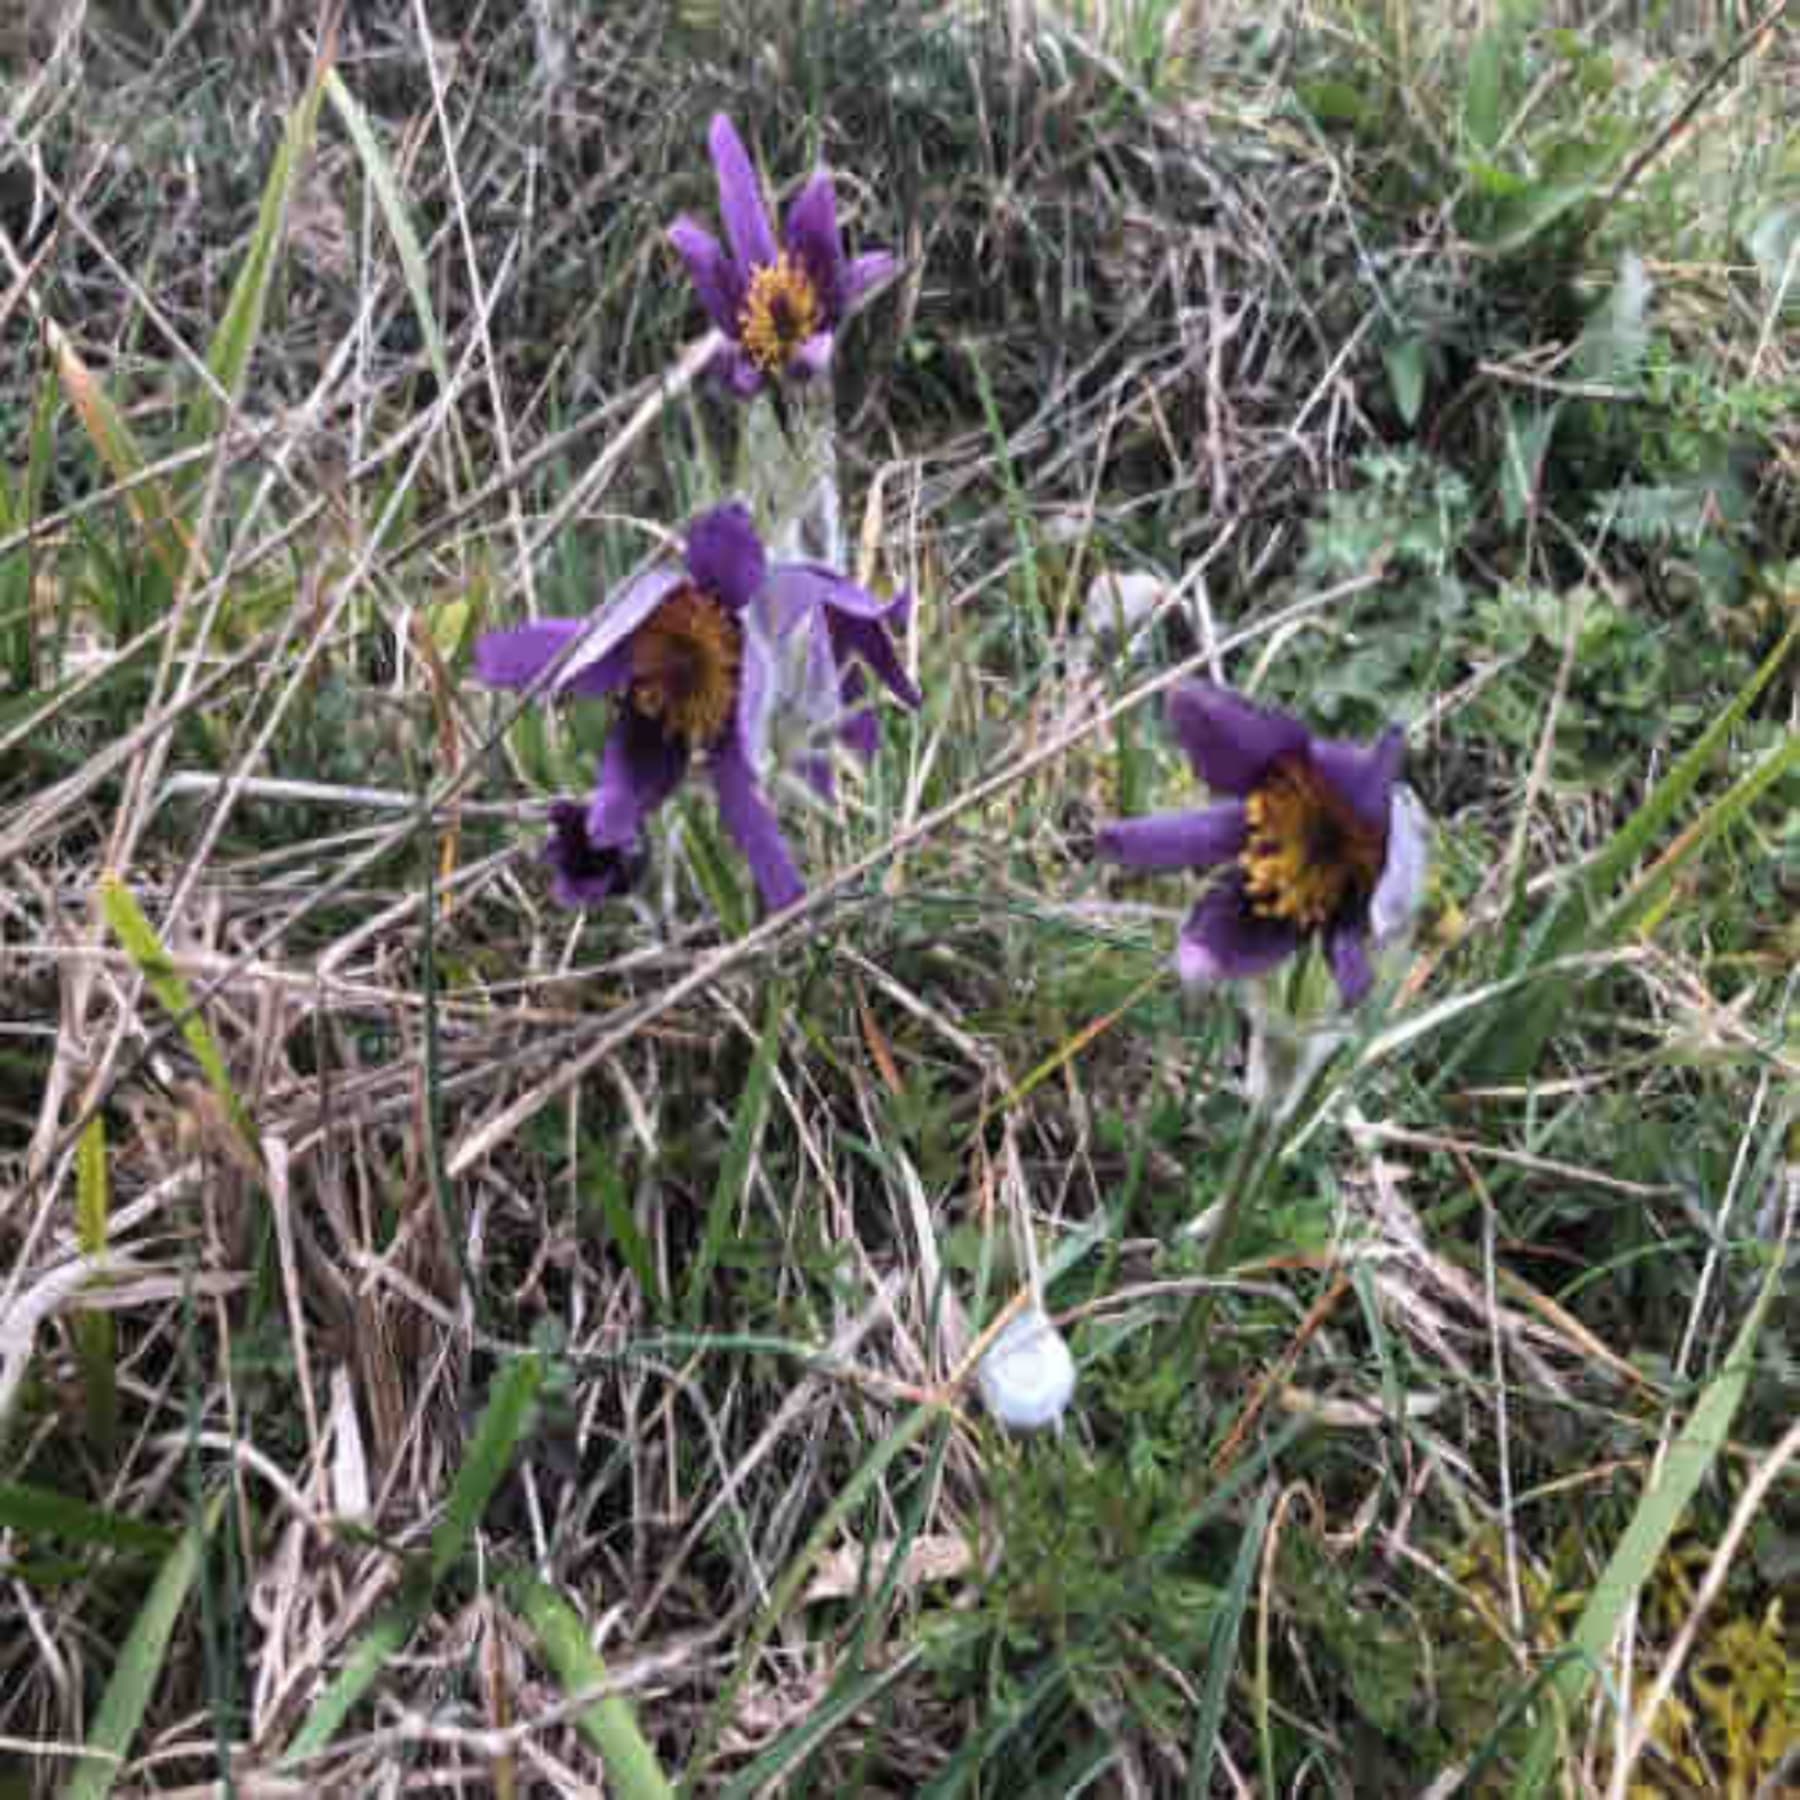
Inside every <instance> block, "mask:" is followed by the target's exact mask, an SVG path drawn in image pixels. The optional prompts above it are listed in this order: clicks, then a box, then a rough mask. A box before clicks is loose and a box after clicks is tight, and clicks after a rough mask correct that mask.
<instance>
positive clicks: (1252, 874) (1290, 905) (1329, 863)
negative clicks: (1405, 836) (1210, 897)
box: [1238, 758, 1386, 931]
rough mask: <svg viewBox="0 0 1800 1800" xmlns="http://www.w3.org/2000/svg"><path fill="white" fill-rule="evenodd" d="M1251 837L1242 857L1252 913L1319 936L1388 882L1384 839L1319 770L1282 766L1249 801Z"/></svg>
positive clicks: (1288, 762) (1294, 761)
mask: <svg viewBox="0 0 1800 1800" xmlns="http://www.w3.org/2000/svg"><path fill="white" fill-rule="evenodd" d="M1244 812H1245V815H1246V817H1247V819H1248V821H1249V826H1250V833H1249V837H1248V839H1247V840H1246V842H1245V844H1244V848H1243V849H1242V851H1240V852H1239V854H1238V867H1239V868H1241V869H1242V870H1243V872H1244V886H1245V888H1246V890H1247V891H1248V893H1249V895H1250V905H1251V908H1252V910H1253V911H1255V912H1258V913H1260V914H1261V915H1262V916H1263V917H1264V918H1265V919H1285V920H1287V921H1288V923H1289V924H1292V925H1297V926H1298V927H1299V928H1300V929H1301V930H1302V931H1316V930H1318V929H1319V928H1320V927H1321V926H1323V925H1325V924H1326V923H1328V922H1329V921H1330V920H1331V919H1332V918H1333V917H1334V916H1335V915H1336V913H1337V912H1338V909H1339V908H1340V907H1342V906H1343V905H1344V903H1345V902H1346V901H1347V900H1350V899H1352V898H1366V897H1367V896H1368V895H1370V894H1372V893H1373V892H1374V891H1375V885H1376V883H1377V882H1378V881H1379V880H1380V878H1381V859H1382V856H1383V853H1384V851H1385V848H1386V846H1385V844H1384V843H1383V841H1382V839H1383V834H1382V833H1381V832H1379V831H1375V830H1372V829H1371V828H1370V827H1369V826H1368V825H1366V824H1365V823H1364V822H1363V820H1362V819H1361V818H1359V817H1358V816H1357V815H1356V814H1355V813H1354V812H1352V811H1351V810H1350V808H1349V807H1348V806H1346V805H1345V803H1344V802H1343V801H1342V800H1341V799H1340V798H1339V797H1338V796H1337V794H1336V793H1335V792H1334V791H1333V790H1332V789H1331V787H1330V786H1329V785H1328V784H1327V783H1326V782H1325V781H1324V780H1323V779H1322V777H1321V776H1320V775H1319V774H1318V772H1317V771H1316V770H1315V769H1314V768H1313V766H1312V765H1311V764H1310V763H1308V762H1304V761H1301V760H1300V759H1298V758H1288V759H1285V760H1283V761H1281V762H1278V763H1277V764H1276V765H1275V767H1274V768H1273V769H1272V770H1271V771H1270V773H1269V776H1268V778H1267V780H1265V781H1264V782H1263V784H1262V786H1261V787H1259V788H1258V789H1257V790H1256V792H1255V793H1253V794H1252V795H1251V796H1250V797H1249V799H1247V800H1246V801H1245V802H1244Z"/></svg>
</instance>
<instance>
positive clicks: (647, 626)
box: [631, 587, 744, 750]
mask: <svg viewBox="0 0 1800 1800" xmlns="http://www.w3.org/2000/svg"><path fill="white" fill-rule="evenodd" d="M743 639H744V634H743V628H742V627H741V626H740V625H739V624H738V622H737V620H736V619H734V618H733V617H732V616H731V615H730V613H728V612H727V611H726V610H725V609H724V607H722V606H721V605H720V604H719V603H718V601H716V600H714V599H713V598H712V597H711V595H709V594H703V593H702V592H701V591H700V590H699V589H698V588H697V587H683V588H677V589H676V590H675V592H674V593H673V594H671V595H670V596H669V598H668V599H667V600H665V601H664V602H663V603H662V605H661V606H659V607H658V608H657V609H656V611H655V612H653V613H652V614H651V615H650V617H649V618H648V619H647V620H645V622H644V623H643V624H642V625H640V626H639V627H638V631H637V635H636V636H635V637H634V638H633V639H632V641H631V704H632V705H633V706H634V707H636V709H637V710H638V711H639V712H640V713H642V714H643V715H644V716H645V717H646V718H650V719H654V720H656V721H657V723H658V724H659V725H661V726H662V728H663V730H664V732H666V733H667V734H668V736H670V737H672V738H680V739H682V740H683V741H684V742H685V743H686V744H687V746H688V748H689V749H690V750H696V749H699V748H700V747H701V746H702V745H704V744H710V743H711V742H712V741H713V740H714V739H715V738H717V737H718V736H719V734H720V733H721V732H722V731H723V730H724V729H725V727H726V725H727V723H729V721H730V719H731V709H732V708H733V707H734V706H735V705H736V704H737V689H738V664H739V663H740V661H741V660H742V657H743Z"/></svg>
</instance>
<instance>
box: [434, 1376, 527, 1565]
mask: <svg viewBox="0 0 1800 1800" xmlns="http://www.w3.org/2000/svg"><path fill="white" fill-rule="evenodd" d="M543 1385H544V1359H543V1358H542V1357H541V1356H538V1355H535V1354H533V1355H530V1356H521V1357H519V1358H517V1359H516V1360H515V1361H513V1362H511V1363H509V1364H507V1366H506V1369H505V1371H504V1372H503V1373H502V1374H501V1376H500V1378H499V1380H497V1381H496V1382H495V1383H494V1387H493V1392H492V1393H491V1394H490V1395H489V1397H488V1403H487V1406H486V1407H485V1408H484V1409H483V1411H482V1414H481V1423H480V1424H479V1425H478V1426H476V1428H475V1439H474V1442H473V1443H471V1444H470V1445H469V1454H468V1456H467V1457H466V1458H464V1460H463V1465H462V1467H461V1468H460V1469H458V1470H457V1472H456V1480H455V1482H454V1484H453V1485H452V1486H451V1489H450V1501H449V1504H448V1505H447V1506H446V1507H445V1508H444V1516H443V1518H442V1519H440V1520H439V1521H438V1525H437V1529H436V1530H435V1531H433V1532H432V1534H431V1564H430V1572H431V1581H432V1585H433V1586H436V1584H437V1583H438V1582H439V1581H440V1580H441V1579H442V1578H443V1577H444V1575H445V1574H446V1573H447V1572H448V1571H449V1569H450V1568H451V1566H452V1565H453V1564H454V1563H455V1562H456V1561H457V1560H458V1559H459V1558H460V1557H461V1556H462V1553H463V1552H464V1551H465V1550H466V1549H467V1548H468V1545H469V1540H470V1538H472V1537H473V1536H474V1535H475V1527H476V1526H477V1525H479V1524H480V1523H481V1515H482V1514H483V1513H484V1512H486V1511H487V1505H488V1502H489V1501H490V1500H491V1499H493V1497H494V1490H495V1488H497V1487H498V1486H499V1485H500V1483H501V1482H502V1481H503V1480H504V1479H505V1478H506V1472H507V1470H508V1469H510V1468H511V1467H512V1462H513V1457H514V1455H515V1453H516V1452H517V1451H518V1448H519V1445H520V1444H521V1443H522V1442H523V1441H524V1438H525V1435H526V1433H527V1432H529V1431H530V1429H531V1420H532V1413H533V1411H534V1409H535V1407H536V1405H537V1397H538V1390H539V1389H540V1388H541V1387H542V1386H543Z"/></svg>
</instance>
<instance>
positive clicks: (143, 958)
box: [100, 875, 262, 1163]
mask: <svg viewBox="0 0 1800 1800" xmlns="http://www.w3.org/2000/svg"><path fill="white" fill-rule="evenodd" d="M100 909H101V911H102V912H103V913H104V914H105V915H106V922H107V924H108V925H110V926H111V927H112V934H113V936H114V937H116V938H117V939H118V940H119V943H120V946H121V947H122V948H123V950H124V951H125V954H126V955H127V956H129V957H130V958H131V960H132V961H133V962H134V963H135V964H136V965H137V968H138V972H139V973H140V974H141V975H142V976H143V977H144V980H145V982H146V983H147V984H148V985H149V988H150V991H151V993H153V994H154V995H155V996H156V999H157V1002H158V1004H159V1005H160V1006H161V1007H162V1009H163V1011H164V1012H166V1013H167V1014H168V1015H169V1017H170V1018H171V1019H172V1020H173V1021H174V1022H175V1023H176V1024H177V1025H179V1026H180V1028H181V1035H182V1037H183V1038H184V1039H186V1041H187V1047H188V1048H189V1049H190V1050H191V1051H193V1053H194V1059H195V1060H196V1061H197V1062H198V1063H199V1064H200V1067H201V1070H202V1071H203V1072H204V1074H205V1076H206V1079H207V1083H208V1085H209V1086H210V1087H211V1088H212V1091H213V1092H214V1094H216V1095H217V1096H218V1099H219V1103H220V1105H221V1106H223V1107H224V1108H225V1111H226V1114H227V1116H228V1117H229V1118H230V1120H231V1122H232V1125H233V1126H234V1127H235V1128H236V1130H237V1133H238V1135H239V1136H240V1137H241V1138H242V1139H243V1140H244V1143H245V1145H246V1146H247V1147H248V1149H249V1151H250V1154H251V1155H252V1156H253V1157H255V1158H256V1160H257V1161H258V1162H259V1163H260V1162H261V1160H262V1145H261V1143H260V1141H259V1140H258V1138H257V1135H256V1127H255V1126H254V1125H253V1124H252V1123H251V1122H250V1115H249V1113H248V1112H247V1111H246V1110H245V1108H244V1104H243V1102H242V1101H241V1100H239V1099H238V1096H237V1089H236V1088H234V1087H233V1086H232V1085H231V1076H230V1074H229V1073H228V1072H227V1070H226V1067H225V1058H224V1055H223V1053H222V1052H221V1051H220V1049H219V1042H218V1039H217V1038H215V1037H214V1036H213V1034H212V1029H211V1027H210V1026H209V1025H208V1024H207V1022H206V1020H205V1018H204V1017H203V1016H202V1015H201V1014H200V1013H199V1012H197V1011H196V1010H195V1008H194V997H193V995H192V993H191V992H190V991H189V989H188V984H187V982H186V981H185V980H183V978H182V976H181V972H180V971H179V970H178V969H177V968H176V967H175V964H174V961H173V960H172V959H171V957H170V955H169V953H168V951H167V950H165V949H164V948H163V944H162V939H161V938H159V937H158V936H157V935H156V927H155V926H154V925H152V924H151V923H150V921H149V920H148V919H147V918H145V917H144V913H143V910H142V908H141V907H139V905H138V903H137V899H136V897H135V896H134V895H133V894H132V891H131V889H130V888H128V887H127V886H126V885H125V884H124V882H122V881H121V880H120V879H119V878H118V876H116V875H105V876H102V877H101V881H100Z"/></svg>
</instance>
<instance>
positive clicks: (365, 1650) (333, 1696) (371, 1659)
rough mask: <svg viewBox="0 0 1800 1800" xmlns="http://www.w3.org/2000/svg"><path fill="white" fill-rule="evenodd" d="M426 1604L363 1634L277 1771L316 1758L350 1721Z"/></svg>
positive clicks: (412, 1603) (395, 1613)
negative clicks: (353, 1711) (347, 1720)
mask: <svg viewBox="0 0 1800 1800" xmlns="http://www.w3.org/2000/svg"><path fill="white" fill-rule="evenodd" d="M424 1612H425V1603H424V1602H423V1601H420V1600H409V1601H406V1602H403V1603H402V1604H401V1605H399V1606H397V1607H395V1608H394V1609H393V1610H392V1611H391V1612H387V1613H383V1614H382V1616H381V1617H380V1618H379V1619H377V1620H376V1621H375V1623H374V1624H373V1625H371V1626H370V1627H369V1629H368V1630H367V1631H366V1632H365V1633H364V1634H363V1636H362V1638H361V1639H360V1640H359V1641H358V1643H357V1646H356V1648H355V1649H354V1650H352V1651H351V1652H350V1656H349V1658H348V1660H347V1661H346V1662H345V1664H344V1666H343V1667H342V1668H341V1669H339V1670H338V1672H337V1674H336V1676H335V1677H334V1678H333V1679H332V1683H331V1685H330V1687H328V1688H327V1689H326V1690H325V1691H324V1693H322V1694H321V1695H320V1696H319V1697H318V1699H317V1700H315V1701H314V1702H313V1708H312V1711H311V1712H309V1713H308V1714H307V1715H306V1722H305V1724H303V1725H302V1726H301V1727H300V1730H299V1731H298V1732H297V1733H296V1734H295V1737H294V1741H293V1742H292V1743H291V1744H289V1745H288V1747H287V1750H286V1752H285V1754H284V1755H283V1756H282V1758H281V1762H280V1764H279V1765H277V1766H279V1767H283V1768H285V1767H288V1766H289V1765H291V1764H293V1763H297V1762H301V1761H303V1760H304V1759H305V1758H307V1757H309V1756H316V1755H317V1754H318V1753H319V1752H320V1751H321V1750H323V1749H324V1748H325V1747H326V1746H327V1745H328V1744H329V1743H330V1742H331V1740H332V1739H333V1738H334V1737H336V1736H337V1734H338V1728H339V1727H340V1726H341V1725H342V1724H343V1722H344V1721H345V1720H346V1719H347V1718H349V1716H350V1713H351V1711H352V1709H353V1708H354V1707H355V1705H356V1703H357V1701H359V1700H360V1699H361V1698H362V1697H363V1695H364V1694H365V1693H367V1692H368V1690H369V1689H370V1688H371V1687H373V1686H374V1685H375V1683H376V1681H377V1680H378V1679H379V1678H380V1675H381V1671H382V1670H383V1669H385V1668H386V1667H387V1665H388V1663H389V1662H390V1661H391V1660H392V1659H393V1658H394V1657H396V1656H398V1655H399V1654H400V1652H401V1651H402V1650H403V1649H405V1647H406V1640H407V1639H408V1638H409V1637H411V1636H412V1634H413V1627H414V1626H415V1625H417V1624H418V1622H419V1620H420V1619H421V1618H422V1617H423V1616H424Z"/></svg>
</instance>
